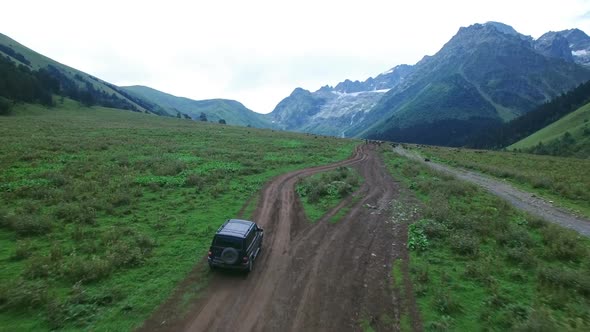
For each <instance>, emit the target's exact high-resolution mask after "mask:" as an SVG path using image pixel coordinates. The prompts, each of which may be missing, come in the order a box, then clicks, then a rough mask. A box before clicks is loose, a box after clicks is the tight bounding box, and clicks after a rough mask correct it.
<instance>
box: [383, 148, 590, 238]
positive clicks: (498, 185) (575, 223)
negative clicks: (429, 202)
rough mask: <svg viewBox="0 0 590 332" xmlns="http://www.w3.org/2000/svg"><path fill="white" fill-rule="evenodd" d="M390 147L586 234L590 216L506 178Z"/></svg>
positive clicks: (525, 209) (529, 210)
mask: <svg viewBox="0 0 590 332" xmlns="http://www.w3.org/2000/svg"><path fill="white" fill-rule="evenodd" d="M393 151H394V152H395V153H397V154H399V155H402V156H404V157H407V158H410V159H412V160H416V161H419V162H421V163H424V164H426V165H428V166H429V167H430V168H432V169H434V170H437V171H440V172H443V173H447V174H451V175H453V176H455V177H457V178H459V179H461V180H464V181H468V182H471V183H474V184H476V185H478V186H480V187H482V188H484V189H485V190H487V191H488V192H490V193H492V194H494V195H496V196H498V197H500V198H503V199H504V200H506V201H508V202H509V203H510V204H512V206H514V207H516V208H517V209H520V210H523V211H526V212H528V213H530V214H532V215H535V216H537V217H540V218H543V219H545V220H547V221H550V222H552V223H555V224H558V225H561V226H563V227H566V228H570V229H573V230H575V231H577V232H578V233H580V234H582V235H584V236H586V237H590V220H588V219H585V218H582V217H578V216H575V215H573V214H571V213H570V212H568V211H566V210H563V209H560V208H557V207H555V206H553V204H551V203H550V202H548V201H546V200H544V199H542V198H540V197H537V196H535V195H533V194H531V193H529V192H526V191H523V190H520V189H517V188H515V187H514V186H512V185H510V184H508V183H506V182H503V181H499V180H496V179H493V178H491V177H489V176H485V175H483V174H480V173H477V172H472V171H468V170H465V169H459V168H453V167H450V166H446V165H441V164H438V163H434V162H432V161H430V162H425V161H424V158H423V157H421V156H420V155H418V154H417V153H416V152H414V151H408V150H406V149H404V148H403V147H402V146H399V145H398V146H396V147H395V148H393Z"/></svg>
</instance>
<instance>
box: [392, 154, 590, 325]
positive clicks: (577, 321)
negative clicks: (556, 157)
mask: <svg viewBox="0 0 590 332" xmlns="http://www.w3.org/2000/svg"><path fill="white" fill-rule="evenodd" d="M383 156H384V158H385V160H386V163H387V165H388V168H389V170H390V171H391V173H392V175H393V176H394V177H395V178H397V179H400V180H401V184H402V185H405V186H407V187H408V188H409V189H411V190H412V191H414V193H415V194H416V195H417V196H418V197H419V198H420V200H421V201H422V203H421V209H420V210H421V215H422V218H423V219H422V220H420V221H419V222H417V223H415V224H412V225H410V227H409V238H408V245H409V247H410V249H411V254H410V272H411V275H412V278H413V284H414V291H415V294H416V296H417V300H418V304H419V307H420V310H421V315H422V319H423V321H424V327H425V329H426V330H427V331H447V330H449V331H480V330H499V331H504V330H523V331H528V330H531V331H538V330H546V331H556V330H580V331H581V330H587V329H588V328H590V311H589V308H590V278H589V277H588V275H589V273H590V264H589V262H588V260H587V255H588V254H589V253H590V241H589V240H588V239H586V238H581V237H580V236H579V235H577V234H576V233H574V232H571V231H569V230H565V229H563V228H560V227H557V226H554V225H551V224H548V223H546V222H544V221H542V220H538V219H536V218H533V217H530V216H527V215H524V214H522V213H520V212H518V211H516V210H514V209H513V208H512V207H511V206H509V205H508V204H507V203H505V202H504V201H502V200H500V199H498V198H496V197H494V196H492V195H490V194H488V193H485V192H484V191H482V190H481V189H478V188H476V187H474V186H472V185H470V184H467V183H464V182H461V181H458V180H455V179H454V178H452V177H449V176H446V175H444V174H441V173H437V172H434V171H432V170H430V169H429V168H427V167H425V166H423V165H420V164H417V163H415V162H412V161H410V160H408V159H405V158H403V157H400V156H398V155H395V154H393V153H392V152H391V151H390V150H388V151H383Z"/></svg>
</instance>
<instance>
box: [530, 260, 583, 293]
mask: <svg viewBox="0 0 590 332" xmlns="http://www.w3.org/2000/svg"><path fill="white" fill-rule="evenodd" d="M538 278H539V281H540V282H541V284H543V285H545V286H551V287H557V288H563V289H573V290H576V291H578V292H579V293H580V294H582V295H584V296H586V297H587V298H588V297H590V275H588V274H587V273H584V272H580V271H575V270H571V269H567V268H560V267H546V268H543V269H541V270H539V273H538Z"/></svg>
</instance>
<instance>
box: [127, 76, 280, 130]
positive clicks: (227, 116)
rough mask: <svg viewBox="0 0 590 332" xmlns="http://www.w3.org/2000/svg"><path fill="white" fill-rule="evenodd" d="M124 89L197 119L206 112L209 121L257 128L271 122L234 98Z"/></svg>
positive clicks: (150, 89) (170, 111)
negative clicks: (188, 96) (182, 95)
mask: <svg viewBox="0 0 590 332" xmlns="http://www.w3.org/2000/svg"><path fill="white" fill-rule="evenodd" d="M124 89H125V90H127V91H129V92H131V93H133V94H135V95H137V96H139V97H141V98H144V99H147V100H151V101H153V102H155V103H157V104H159V105H160V106H162V107H164V108H165V109H166V110H167V111H168V113H170V114H173V115H174V114H175V113H176V110H178V111H180V112H182V113H186V114H189V115H191V116H192V118H193V119H196V120H197V119H198V118H199V115H200V114H201V112H204V113H205V114H207V119H208V120H209V121H213V122H218V121H219V119H224V120H225V121H226V122H227V124H231V125H240V126H247V125H251V126H253V127H257V128H270V127H271V126H272V124H271V123H270V121H268V120H267V119H266V118H265V117H264V116H263V115H262V114H258V113H255V112H253V111H251V110H249V109H247V108H246V107H245V106H244V105H242V104H240V103H239V102H237V101H235V100H227V99H210V100H191V99H188V98H182V97H176V96H173V95H170V94H167V93H164V92H161V91H158V90H154V89H152V88H149V87H144V86H128V87H124Z"/></svg>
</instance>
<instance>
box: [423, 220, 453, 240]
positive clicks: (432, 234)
mask: <svg viewBox="0 0 590 332" xmlns="http://www.w3.org/2000/svg"><path fill="white" fill-rule="evenodd" d="M417 225H419V227H420V228H421V229H422V230H423V232H424V234H425V235H426V237H427V238H428V239H443V238H445V237H446V236H447V233H448V229H447V226H446V225H445V224H443V223H441V222H438V221H435V220H432V219H422V220H420V221H419V222H418V223H417Z"/></svg>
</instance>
